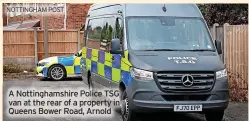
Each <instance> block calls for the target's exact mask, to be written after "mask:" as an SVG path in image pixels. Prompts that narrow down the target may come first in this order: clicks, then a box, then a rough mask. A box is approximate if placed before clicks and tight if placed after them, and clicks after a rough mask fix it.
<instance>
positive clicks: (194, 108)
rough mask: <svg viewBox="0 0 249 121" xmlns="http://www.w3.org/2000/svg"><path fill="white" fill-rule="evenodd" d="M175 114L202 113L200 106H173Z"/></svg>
mask: <svg viewBox="0 0 249 121" xmlns="http://www.w3.org/2000/svg"><path fill="white" fill-rule="evenodd" d="M174 111H175V112H194V111H202V105H174Z"/></svg>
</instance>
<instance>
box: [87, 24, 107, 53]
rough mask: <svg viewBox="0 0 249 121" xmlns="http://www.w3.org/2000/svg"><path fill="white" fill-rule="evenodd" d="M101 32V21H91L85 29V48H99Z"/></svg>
mask: <svg viewBox="0 0 249 121" xmlns="http://www.w3.org/2000/svg"><path fill="white" fill-rule="evenodd" d="M102 30H103V19H92V20H90V21H89V24H88V27H87V33H88V35H87V42H86V46H87V47H89V48H93V49H99V48H100V40H101V32H102Z"/></svg>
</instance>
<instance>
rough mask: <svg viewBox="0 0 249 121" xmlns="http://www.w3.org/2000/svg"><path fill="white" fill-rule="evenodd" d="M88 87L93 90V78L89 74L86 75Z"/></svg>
mask: <svg viewBox="0 0 249 121" xmlns="http://www.w3.org/2000/svg"><path fill="white" fill-rule="evenodd" d="M88 87H89V90H91V91H93V90H94V85H93V80H92V76H91V75H90V76H89V77H88Z"/></svg>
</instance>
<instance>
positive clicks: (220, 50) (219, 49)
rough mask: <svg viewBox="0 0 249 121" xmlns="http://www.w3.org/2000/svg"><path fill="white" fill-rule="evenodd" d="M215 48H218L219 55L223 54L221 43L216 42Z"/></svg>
mask: <svg viewBox="0 0 249 121" xmlns="http://www.w3.org/2000/svg"><path fill="white" fill-rule="evenodd" d="M215 46H216V48H217V51H218V54H222V49H221V41H218V40H215Z"/></svg>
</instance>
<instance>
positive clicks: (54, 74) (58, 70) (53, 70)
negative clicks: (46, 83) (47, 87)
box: [48, 65, 66, 81]
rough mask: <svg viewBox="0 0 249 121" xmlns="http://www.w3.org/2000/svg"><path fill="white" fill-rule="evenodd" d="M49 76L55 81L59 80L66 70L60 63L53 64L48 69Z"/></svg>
mask: <svg viewBox="0 0 249 121" xmlns="http://www.w3.org/2000/svg"><path fill="white" fill-rule="evenodd" d="M48 72H49V77H50V78H51V79H52V80H55V81H61V80H63V79H64V77H65V75H66V70H65V69H64V68H63V67H62V66H60V65H53V66H52V67H50V69H49V71H48Z"/></svg>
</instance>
